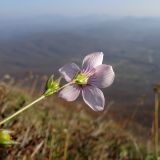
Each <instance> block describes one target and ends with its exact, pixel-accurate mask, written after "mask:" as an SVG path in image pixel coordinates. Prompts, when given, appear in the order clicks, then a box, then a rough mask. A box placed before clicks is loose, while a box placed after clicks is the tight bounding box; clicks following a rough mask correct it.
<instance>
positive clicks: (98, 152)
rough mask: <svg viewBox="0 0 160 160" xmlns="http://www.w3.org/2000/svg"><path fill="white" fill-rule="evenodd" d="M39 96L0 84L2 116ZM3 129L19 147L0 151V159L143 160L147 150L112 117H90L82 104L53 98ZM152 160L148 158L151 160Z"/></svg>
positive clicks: (0, 113) (0, 112)
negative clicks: (9, 133) (11, 135)
mask: <svg viewBox="0 0 160 160" xmlns="http://www.w3.org/2000/svg"><path fill="white" fill-rule="evenodd" d="M35 97H37V95H34V96H30V95H29V92H28V91H27V90H22V89H19V88H17V87H13V86H6V85H4V84H1V85H0V115H1V118H2V117H6V116H7V115H9V114H11V113H12V112H15V111H16V110H18V109H19V108H20V107H22V106H23V105H25V104H27V103H28V102H30V101H32V100H33V99H34V98H35ZM2 128H7V129H10V130H13V131H14V135H13V137H14V139H16V141H17V142H19V144H17V145H15V146H13V147H9V148H3V147H1V148H0V160H1V159H2V160H3V159H4V160H10V159H13V160H17V159H20V160H30V159H36V160H117V159H120V160H129V159H130V160H136V159H137V160H143V159H145V158H146V155H147V154H148V151H147V150H148V148H147V147H144V145H143V144H142V143H141V142H140V141H138V140H139V139H137V138H136V137H135V136H133V135H132V134H130V133H129V132H128V131H126V130H124V129H123V128H122V126H120V125H119V124H117V123H115V122H114V121H113V120H112V119H111V118H108V119H107V120H103V114H102V116H101V115H100V116H98V117H97V118H93V117H91V116H89V115H88V114H87V113H86V111H85V110H84V109H83V107H81V105H80V104H76V103H67V102H64V101H60V100H59V99H57V98H56V97H54V96H52V97H50V98H48V100H45V101H44V102H41V103H39V104H37V105H35V106H34V107H33V108H31V109H29V110H28V111H27V112H26V113H23V114H21V115H20V116H18V117H17V118H15V119H14V120H12V121H10V122H9V123H6V124H5V125H4V126H3V127H2ZM148 160H149V159H148Z"/></svg>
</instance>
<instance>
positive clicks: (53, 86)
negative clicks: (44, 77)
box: [44, 75, 61, 97]
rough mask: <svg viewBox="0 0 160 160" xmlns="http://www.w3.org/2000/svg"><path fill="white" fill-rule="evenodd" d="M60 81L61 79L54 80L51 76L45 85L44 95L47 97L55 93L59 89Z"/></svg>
mask: <svg viewBox="0 0 160 160" xmlns="http://www.w3.org/2000/svg"><path fill="white" fill-rule="evenodd" d="M60 81H61V77H60V78H58V79H57V80H54V75H52V76H51V77H50V78H49V79H48V81H47V83H46V87H45V92H44V95H45V96H46V97H47V96H50V95H52V94H53V93H55V92H56V91H57V90H58V89H59V84H60Z"/></svg>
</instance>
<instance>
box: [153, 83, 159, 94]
mask: <svg viewBox="0 0 160 160" xmlns="http://www.w3.org/2000/svg"><path fill="white" fill-rule="evenodd" d="M153 90H154V92H156V93H160V84H156V85H155V86H154V88H153Z"/></svg>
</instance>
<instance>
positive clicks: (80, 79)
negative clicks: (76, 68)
mask: <svg viewBox="0 0 160 160" xmlns="http://www.w3.org/2000/svg"><path fill="white" fill-rule="evenodd" d="M74 80H75V83H77V84H79V85H85V84H87V81H88V77H87V76H86V75H84V74H82V73H79V74H77V75H76V77H75V79H74Z"/></svg>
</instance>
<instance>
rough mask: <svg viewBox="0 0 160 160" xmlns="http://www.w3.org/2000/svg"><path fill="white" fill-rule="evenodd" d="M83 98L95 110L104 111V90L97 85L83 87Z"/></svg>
mask: <svg viewBox="0 0 160 160" xmlns="http://www.w3.org/2000/svg"><path fill="white" fill-rule="evenodd" d="M82 96H83V100H84V101H85V103H86V104H87V105H89V107H91V108H92V109H93V110H94V111H102V110H103V109H104V105H105V98H104V95H103V92H102V91H101V90H100V89H99V88H97V87H95V86H86V87H84V88H83V89H82Z"/></svg>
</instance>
